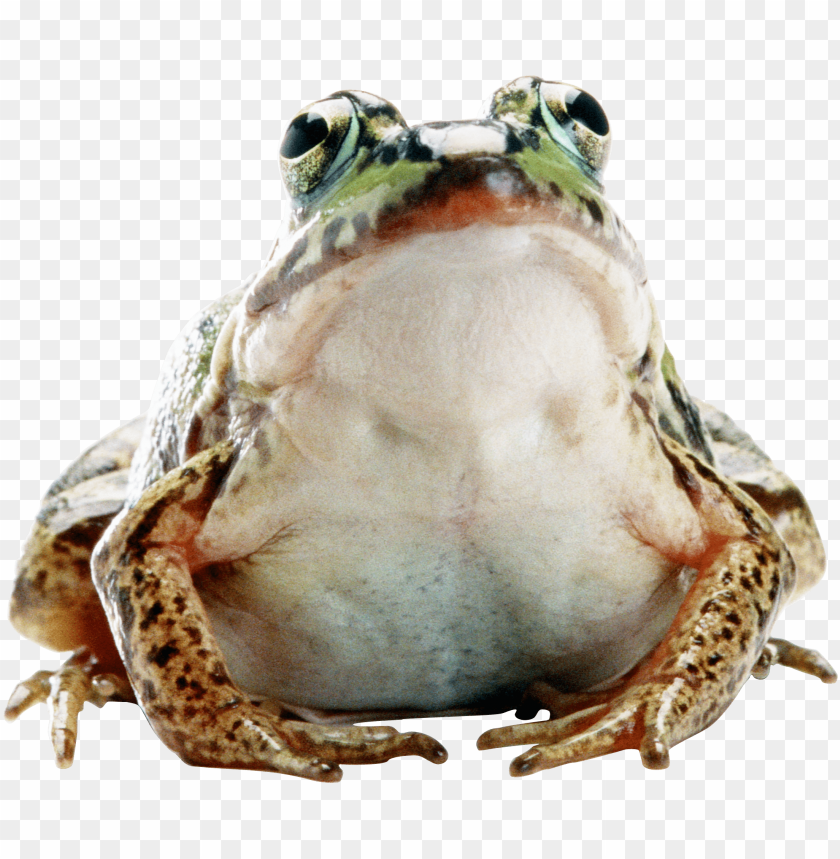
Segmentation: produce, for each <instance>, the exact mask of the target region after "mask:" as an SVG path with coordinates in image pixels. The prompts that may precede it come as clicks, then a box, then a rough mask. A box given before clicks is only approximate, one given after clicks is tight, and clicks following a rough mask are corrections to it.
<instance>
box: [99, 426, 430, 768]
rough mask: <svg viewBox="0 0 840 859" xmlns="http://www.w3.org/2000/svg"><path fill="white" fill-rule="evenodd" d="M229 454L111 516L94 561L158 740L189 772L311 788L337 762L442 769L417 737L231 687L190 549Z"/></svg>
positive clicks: (178, 474) (192, 468)
mask: <svg viewBox="0 0 840 859" xmlns="http://www.w3.org/2000/svg"><path fill="white" fill-rule="evenodd" d="M235 457H236V448H235V446H234V444H233V443H232V442H220V443H219V444H218V445H216V446H215V447H214V448H211V449H210V450H206V451H204V452H202V453H199V454H197V455H196V456H195V457H193V458H192V459H191V460H190V461H189V462H188V463H187V465H185V466H184V467H183V468H180V469H174V470H173V471H171V472H170V473H169V474H168V475H166V476H165V477H164V478H163V479H161V480H159V481H157V482H156V483H155V484H154V485H153V486H151V487H150V488H149V489H148V490H147V491H146V492H145V493H144V494H143V496H142V497H141V498H140V500H139V501H138V503H137V505H136V506H135V507H133V508H132V509H130V510H127V511H125V513H124V514H122V515H121V516H120V517H119V518H118V519H116V520H115V521H114V523H113V524H112V526H111V528H110V529H109V530H108V532H107V533H106V534H105V536H104V538H103V540H102V541H101V542H100V544H99V546H98V547H97V551H96V555H95V557H94V562H93V570H94V581H95V583H96V586H97V589H98V590H99V594H100V596H101V598H102V602H103V604H104V605H105V607H106V612H107V614H108V617H109V622H110V624H111V629H112V631H113V633H114V638H115V640H116V642H117V647H118V648H119V650H120V654H121V656H122V659H123V662H124V664H125V667H126V669H127V671H128V676H129V679H130V680H131V684H132V686H133V688H134V691H135V694H136V697H137V700H138V703H139V704H140V705H141V706H142V707H143V710H144V711H145V713H146V716H147V717H148V719H149V721H150V722H151V724H152V727H153V728H154V729H155V731H156V732H157V734H158V736H159V737H160V738H161V739H162V740H163V742H164V743H166V745H167V746H168V747H169V748H170V749H172V750H173V751H174V752H175V753H176V754H177V755H178V756H179V757H180V758H181V759H182V760H183V761H185V762H186V763H188V764H192V765H194V766H213V767H226V768H237V769H257V770H268V771H273V772H281V773H287V774H289V775H297V776H302V777H304V778H310V779H314V780H316V781H338V780H339V779H340V778H341V769H340V768H339V764H341V763H381V762H383V761H386V760H389V759H390V758H392V757H396V756H399V755H410V754H416V755H420V756H421V757H424V758H426V759H427V760H430V761H432V762H434V763H443V762H444V761H445V760H446V752H445V750H444V749H443V747H442V746H441V745H440V744H439V743H438V742H437V741H436V740H433V739H432V738H431V737H427V736H425V735H424V734H417V733H409V734H400V733H398V732H397V731H396V730H395V729H393V728H389V727H357V726H337V727H327V726H323V725H313V724H308V723H303V722H298V721H292V720H286V719H282V718H278V717H275V716H272V715H270V714H267V713H265V712H263V711H261V710H260V709H259V707H258V706H256V705H255V704H254V703H252V702H251V701H250V700H249V699H248V697H247V695H246V694H245V693H244V692H242V691H241V690H240V689H239V688H238V687H237V686H236V684H235V683H234V682H233V680H232V679H231V676H230V674H229V673H228V670H227V667H226V665H225V659H224V655H223V654H222V651H221V649H220V648H219V645H218V644H217V642H216V640H215V638H214V636H213V633H212V630H211V628H210V623H209V620H208V618H207V614H206V612H205V609H204V605H203V603H202V602H201V599H200V597H199V595H198V593H197V592H196V590H195V587H194V586H193V581H192V576H191V572H190V547H191V542H192V540H193V538H194V537H195V535H196V534H197V533H198V531H199V529H200V527H201V524H202V522H203V520H204V517H205V516H206V514H207V511H208V510H209V509H210V506H211V505H212V503H213V500H214V499H215V497H216V494H217V493H218V491H219V487H220V486H222V484H223V481H224V478H225V475H226V474H227V472H228V470H229V468H230V466H231V465H232V464H233V462H234V461H235Z"/></svg>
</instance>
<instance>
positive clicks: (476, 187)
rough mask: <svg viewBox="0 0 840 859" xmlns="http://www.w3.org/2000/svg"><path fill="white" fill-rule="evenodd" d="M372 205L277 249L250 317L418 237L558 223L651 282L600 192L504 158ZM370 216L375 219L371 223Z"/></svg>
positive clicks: (334, 215)
mask: <svg viewBox="0 0 840 859" xmlns="http://www.w3.org/2000/svg"><path fill="white" fill-rule="evenodd" d="M356 202H357V203H358V201H356ZM367 202H369V203H370V204H371V205H370V206H369V207H367V208H366V207H361V209H360V211H357V212H356V214H354V215H352V216H351V215H344V214H341V210H335V211H332V212H331V213H328V217H324V218H320V217H317V216H316V217H315V218H314V219H313V220H312V221H310V222H309V223H308V224H307V225H306V226H304V227H302V228H301V229H300V230H298V231H296V232H295V233H293V234H291V235H290V236H289V237H288V239H287V241H286V242H284V243H283V244H282V245H280V244H279V243H278V244H277V245H275V248H274V249H273V251H272V254H271V257H270V258H269V260H268V262H267V263H266V265H265V266H264V268H263V270H262V271H261V272H260V274H259V276H258V277H257V279H256V280H255V282H254V283H253V285H252V286H251V287H250V289H249V292H248V297H247V299H246V307H247V310H248V312H249V313H259V312H260V311H262V310H264V309H266V308H269V307H275V308H278V309H280V310H281V311H282V310H285V309H286V307H287V306H288V303H289V300H290V299H291V298H292V296H293V295H295V294H296V293H297V292H299V291H300V290H301V289H303V288H304V287H306V286H307V285H309V284H310V283H313V282H314V281H317V280H319V279H320V278H322V277H323V276H324V275H325V274H327V273H329V272H331V271H332V270H333V269H335V268H337V267H339V266H343V265H346V264H347V263H348V262H351V261H353V260H357V259H359V258H361V257H363V256H365V255H370V254H374V253H376V252H377V251H378V250H381V249H383V248H386V247H389V246H392V245H394V244H396V243H399V242H402V241H405V240H407V239H410V238H412V237H414V236H417V235H420V234H433V233H442V232H452V231H457V230H463V229H465V228H467V227H469V226H471V225H474V224H487V225H496V226H513V225H519V224H528V223H534V224H536V223H547V224H552V223H553V224H558V225H561V226H562V227H563V228H565V229H567V230H569V231H571V232H573V233H575V234H577V235H578V236H580V237H581V238H583V239H585V240H586V241H587V242H591V243H592V244H593V245H594V246H597V247H599V248H600V249H601V251H602V252H603V253H604V254H605V255H606V256H609V257H610V258H612V259H613V260H615V262H616V263H617V264H618V265H620V266H622V267H623V268H625V269H627V270H628V271H629V272H630V273H631V277H632V279H634V280H635V281H637V282H639V283H641V282H643V281H644V280H645V279H646V275H645V267H644V261H643V260H642V257H641V255H640V253H639V251H638V248H637V247H636V244H635V242H634V241H633V238H632V237H631V236H630V234H629V233H628V232H627V229H626V228H625V226H624V224H623V223H622V221H621V219H620V218H618V216H617V215H616V214H615V213H614V212H613V210H612V208H611V207H610V206H609V204H608V203H607V202H606V200H605V199H604V198H603V197H602V196H601V194H600V193H599V192H598V191H597V189H596V188H594V186H593V187H592V188H590V189H589V191H588V192H587V193H583V192H580V193H573V192H570V191H565V192H564V191H562V190H561V189H560V188H559V187H558V186H557V185H556V184H555V183H553V182H552V183H548V184H540V183H537V182H534V181H532V180H531V179H529V177H528V176H527V174H526V173H525V172H524V171H523V170H522V169H521V168H519V167H518V166H517V165H515V164H511V163H510V162H509V161H507V160H505V159H501V158H494V157H491V156H482V157H479V158H471V159H468V160H465V161H464V162H463V163H462V164H460V165H457V169H449V170H436V171H432V172H431V173H430V174H429V175H428V176H427V178H426V180H425V181H424V182H423V183H421V184H420V185H419V186H417V187H416V188H413V189H411V190H410V191H408V192H406V193H405V194H404V195H403V198H402V202H401V203H400V204H399V205H395V204H393V203H385V204H382V201H381V200H370V201H367ZM348 209H349V206H348ZM369 211H370V212H376V213H377V214H376V215H375V216H373V217H372V216H371V215H369V214H368V212H369Z"/></svg>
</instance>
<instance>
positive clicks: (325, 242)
mask: <svg viewBox="0 0 840 859" xmlns="http://www.w3.org/2000/svg"><path fill="white" fill-rule="evenodd" d="M346 223H347V219H346V218H341V217H335V218H333V219H332V220H331V221H330V222H329V223H328V224H327V226H326V228H325V229H324V233H323V235H322V236H321V255H322V256H323V257H325V258H326V257H329V256H331V255H332V254H333V253H334V252H335V243H336V241H338V234H339V233H340V232H341V230H342V229H343V227H344V225H345V224H346Z"/></svg>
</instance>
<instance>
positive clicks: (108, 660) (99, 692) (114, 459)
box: [5, 418, 144, 767]
mask: <svg viewBox="0 0 840 859" xmlns="http://www.w3.org/2000/svg"><path fill="white" fill-rule="evenodd" d="M143 422H144V419H143V418H138V419H137V420H135V421H133V422H132V423H131V424H128V425H127V426H125V427H121V428H120V429H119V430H117V431H116V432H114V433H111V434H110V435H108V436H106V437H105V438H104V439H103V440H102V441H101V442H99V443H98V444H97V445H95V446H94V447H92V448H91V449H90V450H88V451H87V452H86V453H84V454H83V455H82V456H81V457H80V458H79V459H78V460H76V462H74V463H73V465H71V466H70V468H69V469H68V470H67V471H66V472H65V473H64V474H63V475H62V476H61V477H60V478H59V479H58V480H57V481H56V482H55V483H54V484H53V485H52V486H51V487H50V489H49V491H48V492H47V495H46V497H45V498H44V502H43V506H42V509H41V511H40V513H39V514H38V517H37V519H36V522H35V525H34V527H33V530H32V533H31V535H30V537H29V539H28V540H27V542H26V546H25V548H24V553H23V557H22V558H21V560H20V561H19V563H18V569H17V579H16V581H15V587H14V591H13V593H12V599H11V607H10V619H11V622H12V625H13V626H14V627H15V628H16V629H17V630H18V632H20V633H21V634H22V635H24V636H25V637H26V638H29V639H31V640H32V641H35V642H36V643H38V644H40V645H42V646H44V647H48V648H50V649H52V650H58V651H67V650H72V651H74V654H73V656H71V657H70V659H69V660H68V661H67V662H66V663H65V664H64V665H63V666H62V667H61V668H59V669H58V670H57V671H38V672H36V674H34V675H33V676H32V677H30V678H29V679H28V680H25V681H23V682H22V683H20V684H19V685H18V686H17V688H16V689H15V690H14V692H13V693H12V695H11V698H10V700H9V703H8V705H7V707H6V710H5V716H6V718H7V719H9V720H13V719H16V718H17V717H18V716H19V715H20V714H21V713H23V712H24V711H25V710H27V709H28V708H29V707H31V706H33V705H35V704H37V703H40V702H43V701H48V702H49V703H50V707H51V709H52V739H53V745H54V748H55V752H56V762H57V763H58V765H59V766H62V767H65V766H69V765H70V763H72V760H73V751H74V748H75V736H76V720H77V716H78V713H79V711H80V710H81V709H82V707H83V706H84V704H85V702H86V701H90V702H91V703H94V704H96V705H97V706H102V705H103V704H104V703H105V701H106V700H121V701H133V700H134V697H133V694H132V691H131V687H130V686H129V684H128V682H127V676H126V674H125V670H124V668H123V666H122V662H121V661H120V658H119V653H118V652H117V649H116V646H115V644H114V640H113V636H112V635H111V632H110V629H109V627H108V621H107V618H106V616H105V612H104V610H103V609H102V604H101V603H100V601H99V596H98V595H97V593H96V589H95V587H94V585H93V581H92V579H91V570H90V559H91V554H92V552H93V548H94V546H95V545H96V543H97V541H98V540H99V538H100V537H101V535H102V534H103V532H104V531H105V529H106V527H107V526H108V524H109V523H110V522H111V520H112V519H113V518H114V516H115V515H116V514H117V513H118V512H119V510H120V509H121V508H122V506H123V503H124V501H125V497H126V490H127V484H128V468H129V465H130V462H131V457H132V456H133V454H134V451H135V449H136V448H137V444H138V442H139V437H140V433H141V431H142V427H143Z"/></svg>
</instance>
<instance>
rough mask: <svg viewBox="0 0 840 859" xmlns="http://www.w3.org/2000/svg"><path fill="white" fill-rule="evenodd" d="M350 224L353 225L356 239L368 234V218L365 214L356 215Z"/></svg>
mask: <svg viewBox="0 0 840 859" xmlns="http://www.w3.org/2000/svg"><path fill="white" fill-rule="evenodd" d="M350 223H351V224H352V225H353V229H354V230H355V232H356V238H357V239H360V238H362V236H365V235H367V234H368V233H369V232H370V218H369V217H368V213H367V212H359V213H358V214H357V215H353V220H352V221H351V222H350Z"/></svg>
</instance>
